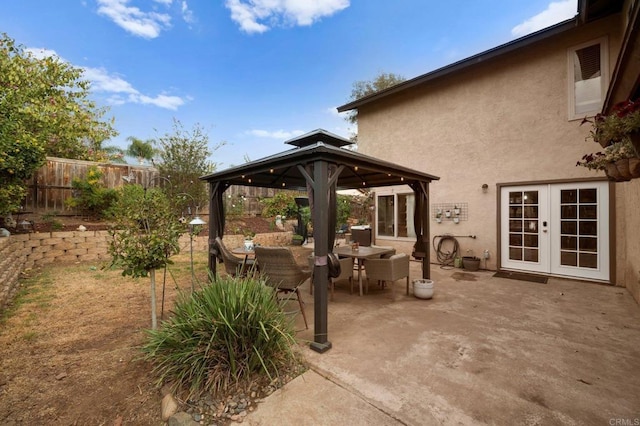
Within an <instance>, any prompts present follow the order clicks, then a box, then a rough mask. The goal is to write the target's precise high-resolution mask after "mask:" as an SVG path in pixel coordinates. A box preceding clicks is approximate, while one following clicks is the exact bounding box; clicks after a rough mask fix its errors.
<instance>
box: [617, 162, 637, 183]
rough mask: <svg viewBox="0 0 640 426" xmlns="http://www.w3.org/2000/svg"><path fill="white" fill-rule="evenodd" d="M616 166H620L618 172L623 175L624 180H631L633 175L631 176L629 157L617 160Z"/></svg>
mask: <svg viewBox="0 0 640 426" xmlns="http://www.w3.org/2000/svg"><path fill="white" fill-rule="evenodd" d="M616 167H617V168H618V172H619V173H620V176H621V177H622V180H623V181H627V180H631V178H632V177H633V176H631V172H630V171H629V159H628V158H622V159H620V160H617V161H616Z"/></svg>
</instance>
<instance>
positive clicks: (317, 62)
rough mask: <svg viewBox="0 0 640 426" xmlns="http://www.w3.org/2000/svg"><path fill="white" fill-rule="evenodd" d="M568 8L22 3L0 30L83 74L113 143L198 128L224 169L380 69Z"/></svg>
mask: <svg viewBox="0 0 640 426" xmlns="http://www.w3.org/2000/svg"><path fill="white" fill-rule="evenodd" d="M576 9H577V0H556V1H550V0H456V1H441V0H437V1H436V0H395V1H391V0H219V1H214V0H55V1H52V0H20V1H9V0H5V1H2V2H0V32H5V33H7V35H8V36H9V37H11V38H13V39H14V40H15V41H16V42H17V43H18V44H21V45H23V46H24V47H25V48H27V49H28V50H29V51H30V52H32V53H33V54H34V55H36V56H40V57H41V56H43V55H56V56H58V57H59V58H60V59H61V60H64V61H67V62H69V63H71V64H72V65H73V66H75V67H78V68H82V69H83V70H84V78H86V79H87V80H90V81H91V83H92V84H91V88H92V89H91V97H92V99H93V100H95V102H96V103H97V104H98V105H99V106H104V107H108V113H107V115H106V117H109V118H111V117H113V118H114V121H115V128H116V130H117V131H118V132H119V135H118V136H117V137H115V138H113V139H112V140H109V141H105V143H104V145H115V146H119V147H121V148H126V147H127V146H128V144H129V142H128V141H127V138H128V137H136V138H139V139H142V140H148V139H157V138H158V137H161V136H163V135H164V134H167V133H172V132H173V125H174V120H178V121H179V122H180V123H181V124H182V125H183V127H184V128H185V129H186V130H191V129H193V128H194V126H196V125H198V126H200V127H201V128H202V129H203V130H204V131H205V133H206V134H207V135H208V137H209V148H210V149H211V150H212V156H211V161H213V162H215V163H217V165H218V166H217V169H218V170H222V169H225V168H228V167H231V166H234V165H240V164H243V163H244V162H245V161H247V160H257V159H260V158H263V157H265V156H268V155H272V154H275V153H278V152H281V151H284V150H285V149H289V148H291V147H290V146H289V145H285V144H284V141H286V140H288V139H290V138H293V137H295V136H298V135H301V134H304V133H307V132H310V131H312V130H315V129H318V128H322V129H325V130H328V131H330V132H333V133H335V134H338V135H340V136H344V137H349V136H350V135H351V133H352V132H354V131H356V130H357V129H354V128H352V127H351V125H350V124H349V123H347V121H345V119H344V116H343V115H342V114H338V113H337V111H336V107H338V106H340V105H343V104H345V103H347V102H349V101H350V96H351V89H352V87H353V83H354V82H356V81H362V80H372V79H374V78H375V77H376V76H377V75H378V74H380V73H382V72H386V73H394V74H398V75H400V76H402V77H404V78H406V79H410V78H414V77H417V76H419V75H422V74H424V73H427V72H430V71H433V70H435V69H438V68H440V67H443V66H446V65H448V64H451V63H453V62H456V61H458V60H461V59H464V58H467V57H469V56H472V55H475V54H477V53H480V52H483V51H485V50H488V49H491V48H493V47H496V46H498V45H501V44H503V43H507V42H509V41H512V40H514V39H517V38H519V37H522V36H525V35H526V34H529V33H531V32H534V31H537V30H539V29H542V28H545V27H548V26H550V25H553V24H555V23H558V22H561V21H564V20H566V19H570V18H572V17H573V16H575V14H576Z"/></svg>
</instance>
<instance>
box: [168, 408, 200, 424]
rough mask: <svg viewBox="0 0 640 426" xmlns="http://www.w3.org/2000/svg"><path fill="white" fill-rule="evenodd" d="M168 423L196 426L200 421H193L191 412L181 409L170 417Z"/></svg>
mask: <svg viewBox="0 0 640 426" xmlns="http://www.w3.org/2000/svg"><path fill="white" fill-rule="evenodd" d="M168 424H169V426H196V425H199V424H200V423H197V422H195V421H193V419H192V418H191V416H190V415H189V414H187V413H185V412H184V411H181V412H179V413H176V414H174V415H172V416H171V417H169V421H168Z"/></svg>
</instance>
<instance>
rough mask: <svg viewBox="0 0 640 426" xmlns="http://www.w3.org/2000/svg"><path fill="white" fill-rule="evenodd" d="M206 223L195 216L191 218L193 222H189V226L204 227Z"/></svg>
mask: <svg viewBox="0 0 640 426" xmlns="http://www.w3.org/2000/svg"><path fill="white" fill-rule="evenodd" d="M206 224H207V222H205V221H204V220H202V219H200V216H196V217H194V218H193V220H192V221H191V222H189V225H191V226H194V225H206Z"/></svg>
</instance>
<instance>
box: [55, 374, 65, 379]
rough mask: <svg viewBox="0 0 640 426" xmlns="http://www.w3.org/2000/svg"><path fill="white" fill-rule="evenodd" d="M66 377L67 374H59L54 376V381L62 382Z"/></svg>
mask: <svg viewBox="0 0 640 426" xmlns="http://www.w3.org/2000/svg"><path fill="white" fill-rule="evenodd" d="M65 377H67V373H60V374H58V375H57V376H56V380H62V379H64V378H65Z"/></svg>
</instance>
